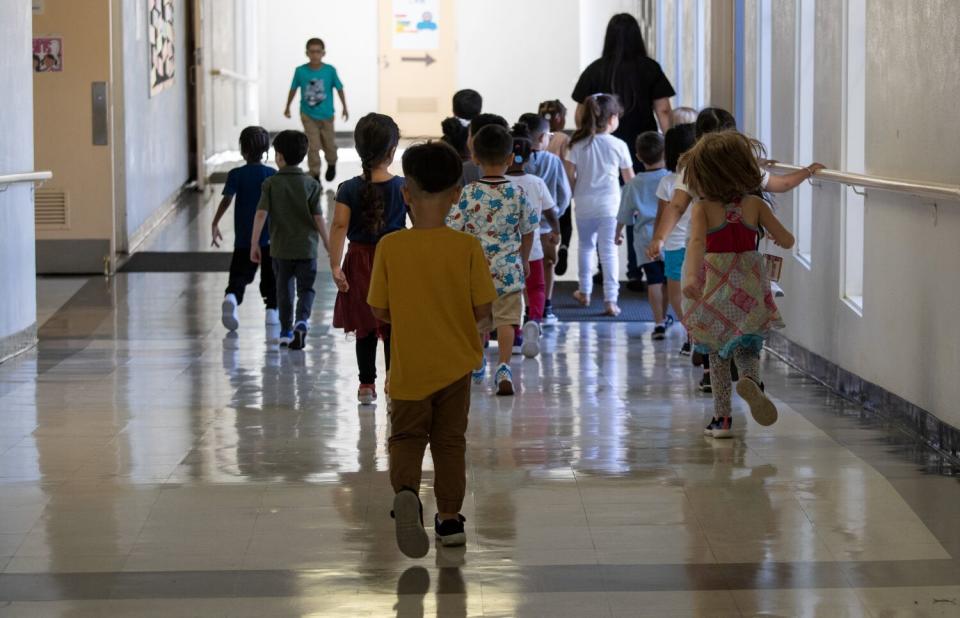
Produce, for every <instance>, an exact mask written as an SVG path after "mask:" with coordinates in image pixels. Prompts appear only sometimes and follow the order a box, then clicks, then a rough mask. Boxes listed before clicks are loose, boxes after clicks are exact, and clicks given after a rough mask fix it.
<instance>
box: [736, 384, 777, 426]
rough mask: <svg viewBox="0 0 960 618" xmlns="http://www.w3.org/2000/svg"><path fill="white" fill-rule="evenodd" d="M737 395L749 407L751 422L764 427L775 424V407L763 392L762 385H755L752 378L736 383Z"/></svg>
mask: <svg viewBox="0 0 960 618" xmlns="http://www.w3.org/2000/svg"><path fill="white" fill-rule="evenodd" d="M737 394H738V395H740V396H741V397H743V400H744V401H746V402H747V405H748V406H750V414H752V415H753V420H755V421H757V423H759V424H760V425H763V426H764V427H769V426H770V425H773V424H774V423H776V422H777V406H775V405H774V404H773V402H772V401H770V398H769V397H767V394H766V393H765V392H764V390H763V384H762V383H760V384H757V383H756V382H754V381H753V379H752V378H744V379H743V380H740V381H739V382H737Z"/></svg>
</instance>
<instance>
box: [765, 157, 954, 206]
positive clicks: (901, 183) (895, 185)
mask: <svg viewBox="0 0 960 618" xmlns="http://www.w3.org/2000/svg"><path fill="white" fill-rule="evenodd" d="M767 169H769V170H773V171H776V172H784V173H790V172H799V171H801V170H804V169H806V168H804V167H800V166H799V165H787V164H785V163H778V162H775V163H769V164H768V165H767ZM814 178H815V179H817V180H825V181H827V182H837V183H840V184H844V185H849V186H851V187H862V188H864V189H881V190H883V191H894V192H896V193H907V194H910V195H916V196H920V197H932V198H937V199H947V200H951V201H957V202H960V185H948V184H941V183H934V182H916V181H913V180H902V179H899V178H883V177H881V176H867V175H865V174H851V173H849V172H841V171H839V170H828V169H824V170H820V171H819V172H817V173H815V174H814V175H813V178H811V180H813V179H814Z"/></svg>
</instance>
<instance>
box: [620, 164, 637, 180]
mask: <svg viewBox="0 0 960 618" xmlns="http://www.w3.org/2000/svg"><path fill="white" fill-rule="evenodd" d="M634 176H636V174H635V173H634V172H633V168H632V167H621V168H620V178H623V184H627V183H628V182H630V181H631V180H633V177H634Z"/></svg>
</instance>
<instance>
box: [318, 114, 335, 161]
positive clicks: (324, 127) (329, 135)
mask: <svg viewBox="0 0 960 618" xmlns="http://www.w3.org/2000/svg"><path fill="white" fill-rule="evenodd" d="M317 125H318V127H319V130H320V147H321V148H323V158H325V159H326V160H327V165H329V166H333V165H336V164H337V136H336V134H335V133H334V131H333V118H330V119H329V120H318V121H317Z"/></svg>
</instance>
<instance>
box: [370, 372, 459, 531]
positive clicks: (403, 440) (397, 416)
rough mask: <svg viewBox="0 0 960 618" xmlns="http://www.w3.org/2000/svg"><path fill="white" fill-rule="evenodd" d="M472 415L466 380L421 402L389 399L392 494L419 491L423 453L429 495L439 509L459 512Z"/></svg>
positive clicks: (389, 448)
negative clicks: (428, 460) (430, 476)
mask: <svg viewBox="0 0 960 618" xmlns="http://www.w3.org/2000/svg"><path fill="white" fill-rule="evenodd" d="M469 412H470V376H469V375H466V376H464V377H463V378H462V379H460V380H457V381H456V382H454V383H453V384H451V385H450V386H447V387H445V388H442V389H440V390H439V391H437V392H435V393H434V394H432V395H430V396H429V397H427V398H426V399H422V400H420V401H402V400H399V399H394V400H393V410H392V411H391V412H390V422H391V426H392V430H391V434H390V439H389V440H388V450H389V452H390V483H391V484H392V485H393V491H395V492H398V491H400V490H401V489H403V488H405V487H406V488H409V489H412V490H414V491H419V490H420V476H421V473H422V472H423V453H424V450H425V449H426V447H427V444H428V443H429V444H430V454H431V455H433V467H434V481H433V493H434V495H435V496H436V498H437V510H438V511H439V512H441V513H459V512H460V508H461V507H462V506H463V496H464V493H465V492H466V490H467V472H466V461H465V458H466V452H467V438H466V433H467V415H468V414H469Z"/></svg>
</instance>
